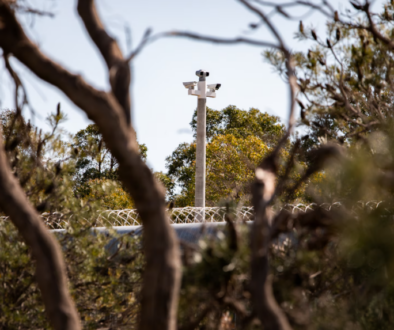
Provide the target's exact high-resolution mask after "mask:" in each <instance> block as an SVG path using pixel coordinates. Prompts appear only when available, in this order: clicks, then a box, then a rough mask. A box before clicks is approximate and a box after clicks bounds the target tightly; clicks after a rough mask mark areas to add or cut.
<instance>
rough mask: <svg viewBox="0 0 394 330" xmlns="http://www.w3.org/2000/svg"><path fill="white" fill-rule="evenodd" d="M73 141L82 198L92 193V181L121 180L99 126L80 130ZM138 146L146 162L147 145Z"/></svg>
mask: <svg viewBox="0 0 394 330" xmlns="http://www.w3.org/2000/svg"><path fill="white" fill-rule="evenodd" d="M73 140H74V141H73V144H72V148H73V152H74V153H75V155H76V165H75V168H76V173H75V178H74V181H75V183H76V187H75V190H76V192H77V193H78V194H79V195H80V196H81V197H85V196H86V195H88V194H89V193H90V192H91V189H90V187H91V181H92V180H116V181H118V180H119V179H118V162H117V160H116V159H115V157H113V156H112V155H111V152H110V150H109V149H108V148H107V146H106V145H105V142H104V141H103V137H102V135H101V133H100V131H99V129H98V127H97V125H94V124H91V125H89V126H87V127H86V128H85V129H82V130H80V131H79V132H77V133H76V134H75V136H74V138H73ZM138 146H139V151H140V154H141V158H142V159H143V160H144V161H146V157H147V152H148V148H147V147H146V145H145V144H138ZM130 205H131V204H130ZM130 205H129V206H130Z"/></svg>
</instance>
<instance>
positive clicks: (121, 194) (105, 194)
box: [84, 179, 134, 210]
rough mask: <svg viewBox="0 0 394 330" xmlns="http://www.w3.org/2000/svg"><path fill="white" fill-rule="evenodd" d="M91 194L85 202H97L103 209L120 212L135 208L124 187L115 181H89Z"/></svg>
mask: <svg viewBox="0 0 394 330" xmlns="http://www.w3.org/2000/svg"><path fill="white" fill-rule="evenodd" d="M89 186H90V188H91V190H90V193H89V194H88V195H87V196H86V197H85V198H84V201H85V202H96V203H99V204H100V206H101V207H103V208H107V209H111V210H120V209H132V208H134V203H133V200H132V199H131V197H130V195H129V194H128V193H127V192H126V191H125V190H124V189H123V188H122V186H121V185H120V184H119V183H118V182H117V181H113V180H107V179H94V180H89Z"/></svg>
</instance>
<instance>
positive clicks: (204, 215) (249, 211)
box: [0, 201, 382, 229]
mask: <svg viewBox="0 0 394 330" xmlns="http://www.w3.org/2000/svg"><path fill="white" fill-rule="evenodd" d="M381 204H382V201H369V202H361V201H360V202H357V203H356V204H355V205H354V206H353V209H364V208H368V209H370V210H372V209H376V208H378V207H379V206H380V205H381ZM317 206H319V207H322V208H324V209H326V210H328V211H329V210H331V209H333V208H340V207H342V204H341V203H340V202H336V203H331V204H330V203H323V204H319V205H318V204H316V203H311V204H301V203H300V204H286V205H284V206H282V207H279V208H277V209H276V211H280V210H283V209H284V210H287V211H289V212H290V213H298V212H303V213H305V212H307V211H309V210H313V209H314V208H316V207H317ZM274 209H275V208H274ZM168 212H169V215H170V221H171V223H173V224H181V223H183V224H187V223H199V222H223V221H225V214H226V208H225V207H205V208H201V207H181V208H173V209H171V210H168ZM253 215H254V212H253V207H251V206H243V207H238V208H237V209H236V210H235V216H236V219H237V220H238V221H242V222H243V221H250V220H253ZM42 218H43V220H44V222H45V224H46V225H47V226H48V227H49V228H50V229H65V228H67V227H68V226H69V224H70V222H71V221H73V216H71V217H70V216H69V217H67V216H65V215H64V214H62V213H60V212H53V213H43V214H42ZM6 219H8V217H0V220H6ZM138 225H141V219H140V216H139V214H138V212H137V210H135V209H124V210H106V211H103V212H102V213H101V214H100V215H99V217H98V219H96V221H95V223H94V226H95V227H106V226H138Z"/></svg>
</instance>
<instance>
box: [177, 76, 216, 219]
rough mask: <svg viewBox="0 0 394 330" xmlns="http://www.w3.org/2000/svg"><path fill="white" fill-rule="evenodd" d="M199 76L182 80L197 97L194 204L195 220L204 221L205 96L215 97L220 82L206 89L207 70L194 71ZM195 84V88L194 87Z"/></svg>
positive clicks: (191, 93) (190, 93) (190, 92)
mask: <svg viewBox="0 0 394 330" xmlns="http://www.w3.org/2000/svg"><path fill="white" fill-rule="evenodd" d="M196 75H197V76H198V77H199V81H198V83H197V82H195V81H190V82H184V83H183V85H184V86H185V87H186V88H187V89H188V94H189V95H194V96H197V97H198V101H197V147H196V178H195V180H196V188H195V198H194V206H195V207H196V208H199V210H198V213H197V221H199V222H203V221H205V210H204V208H205V177H206V142H207V141H206V135H207V134H206V130H207V107H206V105H207V97H216V93H215V91H216V90H218V89H219V88H220V86H221V84H212V85H209V86H208V88H209V91H207V83H206V77H208V76H209V72H207V71H204V70H199V71H197V72H196ZM196 85H197V90H194V87H195V86H196Z"/></svg>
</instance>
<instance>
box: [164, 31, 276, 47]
mask: <svg viewBox="0 0 394 330" xmlns="http://www.w3.org/2000/svg"><path fill="white" fill-rule="evenodd" d="M158 37H184V38H189V39H194V40H201V41H208V42H213V43H216V44H227V45H234V44H249V45H252V46H260V47H269V48H275V49H280V46H278V45H276V44H274V43H271V42H267V41H259V40H253V39H248V38H242V37H240V38H233V39H226V38H216V37H211V36H204V35H200V34H197V33H193V32H182V31H172V32H167V33H163V34H162V35H159V36H158Z"/></svg>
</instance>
